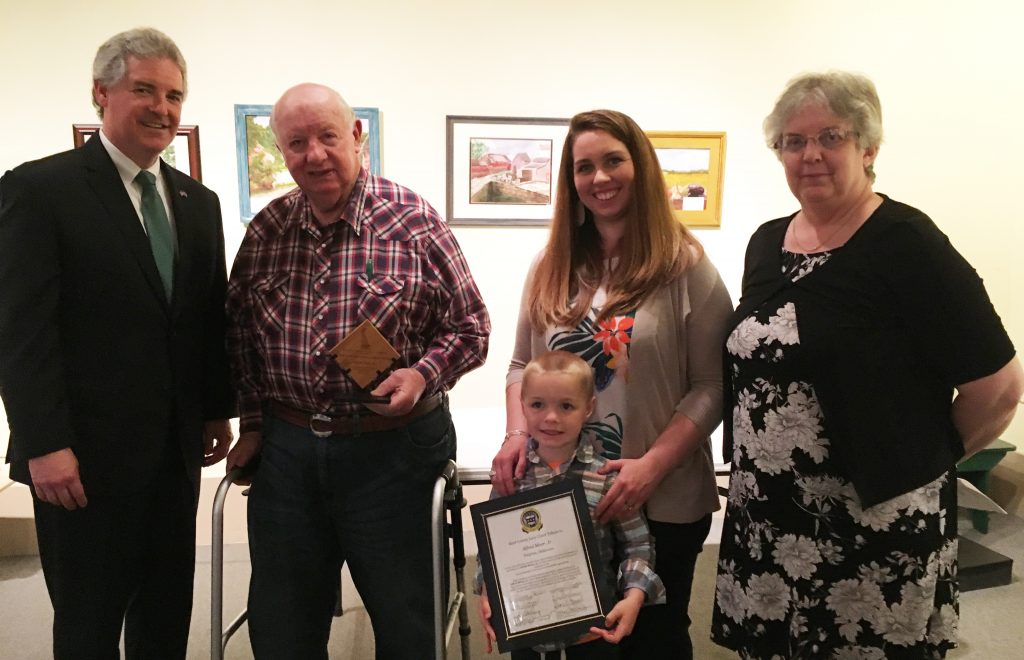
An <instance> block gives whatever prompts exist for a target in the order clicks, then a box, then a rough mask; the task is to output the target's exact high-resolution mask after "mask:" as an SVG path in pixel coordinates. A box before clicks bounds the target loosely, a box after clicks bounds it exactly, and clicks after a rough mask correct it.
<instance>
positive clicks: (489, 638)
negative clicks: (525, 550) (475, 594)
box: [480, 587, 635, 653]
mask: <svg viewBox="0 0 1024 660" xmlns="http://www.w3.org/2000/svg"><path fill="white" fill-rule="evenodd" d="M634 618H635V616H634ZM480 623H482V624H483V626H484V642H485V643H486V644H487V646H486V647H484V648H485V650H486V651H487V652H488V653H490V652H491V648H492V644H494V642H496V641H497V639H498V637H497V635H495V634H494V628H493V627H491V602H490V601H489V600H487V587H484V588H483V589H481V590H480Z"/></svg>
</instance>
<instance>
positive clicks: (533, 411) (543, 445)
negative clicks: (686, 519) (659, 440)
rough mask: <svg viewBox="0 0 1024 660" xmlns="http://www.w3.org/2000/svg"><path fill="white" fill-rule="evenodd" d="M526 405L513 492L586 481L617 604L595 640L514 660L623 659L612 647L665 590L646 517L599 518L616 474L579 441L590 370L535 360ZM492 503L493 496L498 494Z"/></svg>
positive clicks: (562, 355)
mask: <svg viewBox="0 0 1024 660" xmlns="http://www.w3.org/2000/svg"><path fill="white" fill-rule="evenodd" d="M522 403H523V411H524V412H525V413H526V428H527V431H528V432H529V434H530V438H529V441H528V444H527V460H528V466H527V469H526V474H525V475H524V477H523V478H522V479H521V480H520V481H519V482H518V483H517V484H516V490H517V491H518V492H521V491H524V490H530V489H532V488H538V487H540V486H546V485H548V484H550V483H553V482H555V481H558V480H561V479H564V478H566V477H569V476H573V477H577V478H580V479H581V480H582V482H583V489H584V491H585V492H586V495H587V504H588V506H589V508H590V517H591V520H592V521H593V523H594V532H595V535H596V536H597V543H598V546H599V547H600V551H601V559H602V561H604V562H605V563H606V565H607V566H608V569H609V570H608V571H607V578H608V580H609V582H610V583H611V584H610V585H609V586H610V587H611V588H612V591H613V592H614V593H616V594H617V595H618V597H619V598H620V600H619V602H618V603H616V605H615V607H613V608H612V611H611V612H609V613H608V617H607V618H606V619H605V625H606V626H607V629H606V628H591V629H590V633H589V634H587V635H585V636H583V637H582V638H580V639H567V640H564V641H563V642H560V643H554V644H545V645H543V646H537V647H534V648H533V649H532V650H529V649H527V650H520V651H513V652H512V660H538V659H540V658H542V657H543V658H557V657H558V654H557V653H553V654H551V655H550V656H549V655H541V654H546V653H548V652H550V651H557V650H558V649H562V648H564V649H566V658H567V659H571V660H576V659H579V660H603V659H604V658H618V657H619V655H618V651H619V649H618V647H617V646H615V645H616V644H618V643H619V642H620V641H621V640H622V639H623V638H624V637H626V636H627V635H628V634H629V633H630V632H632V631H633V625H634V624H635V623H636V617H637V614H638V613H639V612H640V607H641V605H644V604H645V603H648V604H655V603H663V602H665V586H664V585H663V584H662V582H661V579H660V578H659V577H658V576H657V575H656V574H655V573H654V570H653V568H652V567H653V565H654V550H653V540H652V538H651V534H650V531H649V530H648V528H647V521H646V520H645V519H644V517H643V514H642V513H640V512H639V511H637V512H635V513H632V514H630V515H629V516H628V517H626V518H624V519H620V520H616V521H613V522H611V523H610V524H601V523H599V522H598V520H597V518H596V517H595V516H594V509H595V508H596V507H597V503H598V502H600V500H601V497H602V496H603V495H604V494H605V493H606V492H608V489H609V488H611V486H612V483H613V482H614V480H615V474H616V473H614V472H612V473H609V474H606V475H602V474H598V473H597V471H598V469H599V468H600V467H601V466H603V465H604V464H605V462H606V461H605V459H604V458H602V457H601V455H600V453H599V452H598V450H597V449H596V448H595V447H594V446H593V445H591V444H590V443H587V442H580V430H581V429H582V428H583V424H584V423H585V422H586V421H587V418H588V417H590V413H591V412H592V411H593V408H594V374H593V371H592V370H591V368H590V366H589V365H588V364H587V363H586V362H584V361H583V360H582V359H580V358H579V357H578V356H576V355H574V354H572V353H569V352H566V351H551V352H549V353H545V354H544V355H541V356H540V357H538V358H536V359H535V360H532V361H531V362H530V363H529V364H528V365H526V369H525V370H524V371H523V387H522ZM491 497H494V493H493V492H492V493H491ZM616 577H617V578H618V579H617V580H616ZM477 585H478V591H479V593H480V617H481V619H482V620H483V626H484V632H485V634H486V638H487V652H488V653H490V652H491V644H492V642H493V641H494V640H495V634H494V628H492V627H491V623H490V618H491V608H490V604H489V603H488V601H487V594H486V590H485V588H484V587H483V585H482V573H481V572H480V571H479V570H478V571H477Z"/></svg>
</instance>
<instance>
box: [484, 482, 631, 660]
mask: <svg viewBox="0 0 1024 660" xmlns="http://www.w3.org/2000/svg"><path fill="white" fill-rule="evenodd" d="M470 511H471V512H472V515H473V528H474V529H475V531H476V538H477V545H478V547H479V549H480V565H481V567H482V569H483V576H484V584H486V585H487V597H488V599H490V604H491V625H492V626H493V627H494V632H495V636H496V637H497V642H498V650H499V651H501V652H502V653H505V652H507V651H509V650H512V649H519V648H525V647H529V646H535V645H537V644H542V643H545V642H553V641H568V640H572V639H575V638H576V637H579V636H581V635H583V634H584V633H586V632H588V631H589V630H590V628H591V626H598V627H603V626H604V621H605V617H606V616H607V614H608V612H610V611H611V608H612V607H613V606H614V604H615V601H614V594H613V593H612V588H611V587H612V585H613V584H614V582H613V581H611V580H609V579H608V577H607V576H606V575H605V572H606V571H607V570H608V567H607V566H604V565H602V561H601V556H600V550H599V549H598V547H597V541H596V539H595V536H594V527H593V524H592V523H591V521H590V511H589V509H588V507H587V499H586V496H585V495H584V493H583V484H582V483H580V481H579V480H578V479H564V480H562V481H559V482H558V483H555V484H551V485H550V486H542V487H540V488H535V489H533V490H528V491H525V492H522V493H516V494H515V495H510V496H508V497H502V498H499V499H495V500H490V501H488V502H482V503H480V504H474V505H473V506H471V507H470Z"/></svg>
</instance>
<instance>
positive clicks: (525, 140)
mask: <svg viewBox="0 0 1024 660" xmlns="http://www.w3.org/2000/svg"><path fill="white" fill-rule="evenodd" d="M567 128H568V120H566V119H520V118H515V117H456V116H449V117H448V126H447V129H448V130H447V132H448V154H447V156H448V200H447V201H448V205H447V212H448V213H447V215H448V222H450V223H452V224H477V225H519V224H521V225H534V224H537V225H539V224H547V222H548V221H549V220H550V218H551V214H552V212H553V210H554V197H555V183H556V181H555V177H557V170H558V163H559V162H560V160H561V156H562V153H561V152H562V147H563V143H564V141H565V134H566V131H567Z"/></svg>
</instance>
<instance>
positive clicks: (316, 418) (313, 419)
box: [309, 413, 334, 438]
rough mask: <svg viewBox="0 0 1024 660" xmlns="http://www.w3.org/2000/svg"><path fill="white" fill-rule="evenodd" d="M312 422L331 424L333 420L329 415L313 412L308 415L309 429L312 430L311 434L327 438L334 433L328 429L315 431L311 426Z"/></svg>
mask: <svg viewBox="0 0 1024 660" xmlns="http://www.w3.org/2000/svg"><path fill="white" fill-rule="evenodd" d="M313 422H323V423H325V424H331V423H333V422H334V420H333V419H332V418H331V417H328V416H327V415H321V414H320V413H314V414H312V415H310V416H309V430H310V431H312V432H313V435H315V436H316V437H318V438H329V437H331V436H332V435H333V434H334V432H333V431H331V430H330V429H328V430H326V431H317V430H316V429H315V428H313Z"/></svg>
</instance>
